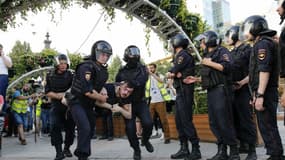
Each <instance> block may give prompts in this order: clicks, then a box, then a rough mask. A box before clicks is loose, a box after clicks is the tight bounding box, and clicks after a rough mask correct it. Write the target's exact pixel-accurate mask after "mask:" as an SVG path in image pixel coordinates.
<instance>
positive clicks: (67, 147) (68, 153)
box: [63, 146, 72, 157]
mask: <svg viewBox="0 0 285 160" xmlns="http://www.w3.org/2000/svg"><path fill="white" fill-rule="evenodd" d="M63 154H64V156H65V157H72V153H71V152H70V150H69V146H64V149H63Z"/></svg>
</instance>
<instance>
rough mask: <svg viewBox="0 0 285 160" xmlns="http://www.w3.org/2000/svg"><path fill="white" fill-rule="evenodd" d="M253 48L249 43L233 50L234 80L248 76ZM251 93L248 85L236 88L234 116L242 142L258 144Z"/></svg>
mask: <svg viewBox="0 0 285 160" xmlns="http://www.w3.org/2000/svg"><path fill="white" fill-rule="evenodd" d="M251 51H252V48H251V47H250V45H248V44H241V45H240V46H238V47H236V48H234V49H233V50H232V51H231V57H232V60H233V73H232V81H233V82H234V84H233V85H235V82H238V81H241V80H242V79H244V78H245V77H246V76H248V71H249V59H250V54H251ZM250 98H251V94H250V91H249V88H248V85H243V86H242V87H241V88H240V89H238V90H234V95H233V116H234V117H233V118H234V126H235V129H236V134H237V138H238V139H239V140H240V141H241V143H247V144H252V145H254V146H255V144H256V127H255V124H254V121H253V110H252V107H251V106H250V104H249V101H250Z"/></svg>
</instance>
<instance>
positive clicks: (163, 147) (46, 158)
mask: <svg viewBox="0 0 285 160" xmlns="http://www.w3.org/2000/svg"><path fill="white" fill-rule="evenodd" d="M279 129H280V133H281V136H282V139H283V145H284V144H285V137H284V135H285V128H284V126H283V122H281V121H280V122H279ZM27 141H28V145H26V146H22V145H20V144H19V141H18V139H17V138H14V137H11V138H3V145H2V151H1V155H0V160H53V158H54V156H55V151H54V148H53V147H51V145H50V138H49V137H47V136H43V137H41V138H39V139H38V142H37V143H35V142H34V136H33V134H32V133H29V134H28V135H27ZM151 142H152V143H153V145H154V148H155V151H154V153H148V152H147V151H146V150H145V148H144V147H142V148H141V150H142V159H143V160H169V159H170V158H169V157H170V154H172V153H174V152H176V151H177V150H178V147H179V143H178V141H176V140H172V141H171V143H170V144H164V143H163V140H161V139H159V138H155V139H152V140H151ZM284 146H285V145H284ZM74 147H75V145H73V146H72V151H73V150H74ZM201 152H202V156H203V158H202V159H203V160H205V159H206V158H209V157H211V156H212V155H214V154H215V153H216V145H215V144H213V143H204V142H203V143H201ZM257 153H258V159H260V160H264V159H266V158H267V156H265V149H264V148H263V147H262V146H260V147H258V148H257ZM132 155H133V151H132V149H131V148H130V147H129V143H128V141H127V139H125V138H116V139H114V140H113V141H107V140H98V139H97V140H92V155H91V156H90V160H94V159H98V160H130V159H132ZM241 158H242V160H243V159H244V158H245V155H241ZM66 160H76V158H75V157H72V158H66Z"/></svg>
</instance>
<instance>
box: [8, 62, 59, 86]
mask: <svg viewBox="0 0 285 160" xmlns="http://www.w3.org/2000/svg"><path fill="white" fill-rule="evenodd" d="M53 68H54V67H53V66H48V67H43V68H39V69H35V70H32V71H30V72H28V73H25V74H23V75H22V76H21V77H19V78H18V79H16V80H15V81H13V82H12V83H11V84H10V85H9V86H8V88H7V90H9V89H10V88H12V87H14V86H15V85H16V84H17V83H19V82H21V80H23V79H25V78H27V77H29V76H31V75H33V74H34V73H37V72H42V71H49V70H51V69H53Z"/></svg>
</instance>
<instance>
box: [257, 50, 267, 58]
mask: <svg viewBox="0 0 285 160" xmlns="http://www.w3.org/2000/svg"><path fill="white" fill-rule="evenodd" d="M265 57H266V50H265V49H259V50H258V59H259V60H261V61H262V60H264V59H265Z"/></svg>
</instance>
